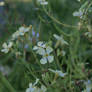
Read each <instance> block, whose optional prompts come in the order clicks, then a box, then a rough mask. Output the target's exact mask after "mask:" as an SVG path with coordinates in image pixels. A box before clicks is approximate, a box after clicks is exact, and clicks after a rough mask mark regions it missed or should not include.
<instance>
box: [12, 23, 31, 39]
mask: <svg viewBox="0 0 92 92" xmlns="http://www.w3.org/2000/svg"><path fill="white" fill-rule="evenodd" d="M31 28H32V26H31V25H30V26H29V27H25V26H21V27H20V28H19V29H18V31H16V32H15V33H14V34H13V35H12V40H15V39H16V38H18V37H19V36H24V35H25V33H27V32H29V31H30V29H31Z"/></svg>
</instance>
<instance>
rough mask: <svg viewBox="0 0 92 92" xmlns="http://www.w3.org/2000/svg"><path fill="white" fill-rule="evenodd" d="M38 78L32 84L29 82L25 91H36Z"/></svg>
mask: <svg viewBox="0 0 92 92" xmlns="http://www.w3.org/2000/svg"><path fill="white" fill-rule="evenodd" d="M38 81H39V79H36V82H35V83H34V84H32V83H30V84H29V88H27V89H26V92H38V91H36V90H37V89H38V88H37V87H36V86H35V85H36V84H37V83H38Z"/></svg>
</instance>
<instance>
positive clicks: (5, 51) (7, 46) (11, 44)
mask: <svg viewBox="0 0 92 92" xmlns="http://www.w3.org/2000/svg"><path fill="white" fill-rule="evenodd" d="M12 46H13V42H9V43H8V44H7V43H3V45H2V47H3V49H2V50H1V52H4V53H8V52H9V50H10V49H11V47H12Z"/></svg>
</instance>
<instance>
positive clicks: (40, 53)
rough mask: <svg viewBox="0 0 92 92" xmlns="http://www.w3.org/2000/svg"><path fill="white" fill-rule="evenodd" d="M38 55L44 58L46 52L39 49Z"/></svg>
mask: <svg viewBox="0 0 92 92" xmlns="http://www.w3.org/2000/svg"><path fill="white" fill-rule="evenodd" d="M36 53H37V54H39V55H42V56H44V55H45V54H46V52H45V50H44V49H43V48H40V47H39V48H38V50H37V52H36Z"/></svg>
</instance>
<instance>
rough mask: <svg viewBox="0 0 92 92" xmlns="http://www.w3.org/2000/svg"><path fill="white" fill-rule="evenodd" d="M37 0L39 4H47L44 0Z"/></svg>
mask: <svg viewBox="0 0 92 92" xmlns="http://www.w3.org/2000/svg"><path fill="white" fill-rule="evenodd" d="M37 2H38V3H40V4H41V5H48V2H47V1H46V0H37Z"/></svg>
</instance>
